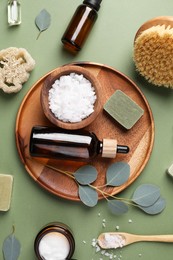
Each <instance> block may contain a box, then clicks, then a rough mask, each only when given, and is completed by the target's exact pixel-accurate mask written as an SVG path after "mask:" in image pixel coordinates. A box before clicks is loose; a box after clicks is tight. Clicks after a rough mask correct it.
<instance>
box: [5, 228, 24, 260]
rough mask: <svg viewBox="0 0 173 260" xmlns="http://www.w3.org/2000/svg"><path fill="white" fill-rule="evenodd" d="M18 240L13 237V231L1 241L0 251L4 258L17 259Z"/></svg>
mask: <svg viewBox="0 0 173 260" xmlns="http://www.w3.org/2000/svg"><path fill="white" fill-rule="evenodd" d="M20 248H21V245H20V242H19V241H18V239H17V238H16V237H15V235H14V233H13V234H11V235H9V236H8V237H7V238H6V239H5V240H4V243H3V247H2V251H3V255H4V260H17V259H18V257H19V255H20Z"/></svg>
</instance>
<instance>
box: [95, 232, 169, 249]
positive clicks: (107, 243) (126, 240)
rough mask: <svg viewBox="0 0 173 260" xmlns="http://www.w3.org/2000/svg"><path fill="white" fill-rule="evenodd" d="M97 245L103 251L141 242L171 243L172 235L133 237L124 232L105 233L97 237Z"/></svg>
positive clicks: (133, 235)
mask: <svg viewBox="0 0 173 260" xmlns="http://www.w3.org/2000/svg"><path fill="white" fill-rule="evenodd" d="M97 241H98V245H99V246H100V247H101V248H103V249H113V248H114V249H115V248H119V247H124V246H127V245H129V244H132V243H135V242H141V241H150V242H167V243H170V242H173V235H149V236H147V235H135V234H129V233H124V232H107V233H102V234H100V235H99V237H98V240H97Z"/></svg>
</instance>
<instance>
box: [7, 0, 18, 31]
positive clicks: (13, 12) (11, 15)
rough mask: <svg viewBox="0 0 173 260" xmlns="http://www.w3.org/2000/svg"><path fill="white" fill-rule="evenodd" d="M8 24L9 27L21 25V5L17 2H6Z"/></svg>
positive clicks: (11, 0)
mask: <svg viewBox="0 0 173 260" xmlns="http://www.w3.org/2000/svg"><path fill="white" fill-rule="evenodd" d="M8 24H9V26H13V25H19V24H21V5H20V3H19V2H18V0H9V1H8Z"/></svg>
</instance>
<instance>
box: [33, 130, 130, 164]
mask: <svg viewBox="0 0 173 260" xmlns="http://www.w3.org/2000/svg"><path fill="white" fill-rule="evenodd" d="M128 151H129V148H128V146H123V145H117V141H116V140H113V139H103V141H100V140H99V139H98V138H97V136H96V135H95V134H94V133H90V132H88V131H84V130H80V131H79V130H78V131H70V130H64V129H61V128H58V127H56V128H54V127H43V126H35V127H33V129H32V131H31V136H30V154H31V156H33V157H40V158H52V159H53V158H54V159H64V160H73V161H90V160H92V159H93V158H94V157H96V156H97V155H99V154H101V155H102V157H109V158H115V156H116V153H128Z"/></svg>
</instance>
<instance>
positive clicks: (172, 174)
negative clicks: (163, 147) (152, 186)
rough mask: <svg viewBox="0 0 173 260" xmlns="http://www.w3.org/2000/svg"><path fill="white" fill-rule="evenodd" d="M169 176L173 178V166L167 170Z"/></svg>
mask: <svg viewBox="0 0 173 260" xmlns="http://www.w3.org/2000/svg"><path fill="white" fill-rule="evenodd" d="M167 172H168V174H169V175H170V176H171V177H173V164H172V165H171V166H170V167H169V168H168V170H167Z"/></svg>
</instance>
